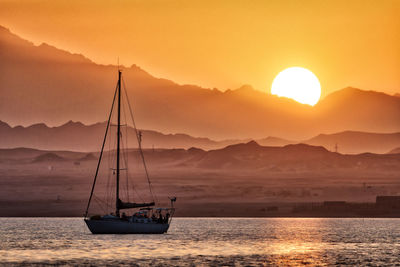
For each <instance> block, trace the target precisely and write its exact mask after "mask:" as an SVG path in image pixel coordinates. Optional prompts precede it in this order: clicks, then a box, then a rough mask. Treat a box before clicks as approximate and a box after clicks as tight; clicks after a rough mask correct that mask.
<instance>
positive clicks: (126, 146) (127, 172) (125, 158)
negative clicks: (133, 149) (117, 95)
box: [122, 101, 129, 202]
mask: <svg viewBox="0 0 400 267" xmlns="http://www.w3.org/2000/svg"><path fill="white" fill-rule="evenodd" d="M125 108H126V104H124V101H122V110H123V113H124V118H125V124H126V126H125V151H124V161H125V168H126V195H127V199H128V202H129V169H128V162H129V160H128V155H129V145H128V129H129V127H128V120H127V119H126V110H125ZM122 143H123V142H122Z"/></svg>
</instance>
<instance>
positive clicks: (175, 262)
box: [0, 218, 400, 266]
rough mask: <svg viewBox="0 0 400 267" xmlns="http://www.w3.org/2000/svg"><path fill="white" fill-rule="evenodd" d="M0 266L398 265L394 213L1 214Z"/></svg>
mask: <svg viewBox="0 0 400 267" xmlns="http://www.w3.org/2000/svg"><path fill="white" fill-rule="evenodd" d="M0 265H7V266H10V265H11V266H13V265H26V266H31V265H60V266H72V265H87V266H102V265H104V266H106V265H107V266H110V265H119V266H123V265H126V266H150V265H151V266H270V265H272V266H276V265H282V266H288V265H309V266H314V265H318V266H321V265H322V266H323V265H329V266H330V265H372V266H383V265H386V266H395V265H397V266H400V219H293V218H287V219H286V218H277V219H245V218H176V219H174V220H173V221H172V225H171V228H170V230H169V232H168V234H164V235H92V234H90V232H89V231H88V230H87V229H86V225H84V222H83V220H82V219H79V218H0Z"/></svg>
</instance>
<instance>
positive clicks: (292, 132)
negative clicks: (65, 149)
mask: <svg viewBox="0 0 400 267" xmlns="http://www.w3.org/2000/svg"><path fill="white" fill-rule="evenodd" d="M0 46H1V49H0V68H1V73H0V75H1V76H0V81H1V83H0V91H1V96H2V97H1V98H0V116H1V117H0V119H1V120H2V121H6V122H8V123H10V124H12V125H18V124H23V125H31V124H33V123H36V122H43V123H46V124H48V125H52V126H54V125H61V124H62V123H65V122H66V121H69V120H73V121H82V122H83V123H85V124H93V123H97V122H99V121H104V120H105V119H106V117H107V113H108V112H109V108H110V105H111V100H112V95H113V90H114V88H115V84H116V78H117V77H116V76H117V72H116V69H117V68H116V67H115V66H111V65H109V66H104V65H98V64H95V63H93V62H92V61H90V60H89V59H87V58H85V57H83V56H81V55H76V54H71V53H68V52H66V51H62V50H59V49H57V48H55V47H52V46H50V45H47V44H42V45H39V46H35V45H33V44H32V43H30V42H28V41H25V40H23V39H21V38H20V37H18V36H16V35H14V34H12V33H11V32H10V31H8V30H7V29H5V28H3V27H0ZM123 75H124V81H125V83H126V85H127V90H128V94H129V96H130V98H131V103H132V104H133V105H134V110H135V113H136V114H135V116H136V119H137V124H138V125H139V127H140V128H143V129H152V130H155V131H161V132H166V133H171V132H174V133H177V132H179V133H187V134H189V135H193V136H206V137H209V138H212V139H219V140H221V139H222V140H226V139H248V138H252V139H261V138H265V137H266V136H277V137H280V138H283V139H288V140H304V139H307V138H310V136H316V135H319V134H320V133H334V132H342V131H348V130H351V131H363V132H377V133H393V132H400V123H399V118H400V98H398V97H396V96H390V95H387V94H384V93H378V92H373V91H362V90H359V89H355V88H345V89H342V90H339V91H337V92H334V93H332V94H330V95H328V96H327V97H326V98H325V99H323V100H321V101H320V102H319V103H318V104H317V105H316V106H314V107H311V106H307V105H302V104H299V103H297V102H295V101H292V100H290V99H285V98H278V97H275V96H272V95H269V94H266V93H262V92H260V91H257V90H254V89H253V88H251V87H250V86H243V87H241V88H239V89H236V90H227V91H225V92H221V91H219V90H216V89H214V90H209V89H204V88H200V87H198V86H194V85H178V84H176V83H174V82H172V81H169V80H166V79H158V78H155V77H153V76H151V75H150V74H148V73H146V72H145V71H143V70H142V69H140V68H139V67H137V66H135V65H133V66H131V67H129V68H123ZM36 127H42V126H36ZM65 135H68V133H65ZM65 138H68V136H65ZM100 138H101V137H100ZM71 142H72V141H71ZM207 142H208V141H207ZM328 145H329V146H331V143H329V144H328ZM340 147H341V145H340V144H339V149H340ZM393 148H394V147H391V148H389V149H388V150H391V149H393ZM382 150H383V149H382ZM385 152H387V151H385Z"/></svg>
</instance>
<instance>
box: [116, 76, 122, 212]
mask: <svg viewBox="0 0 400 267" xmlns="http://www.w3.org/2000/svg"><path fill="white" fill-rule="evenodd" d="M120 139H121V71H120V70H118V126H117V177H116V179H117V183H116V202H115V207H116V211H115V215H116V216H118V217H119V202H120V200H119V169H120V168H119V156H120Z"/></svg>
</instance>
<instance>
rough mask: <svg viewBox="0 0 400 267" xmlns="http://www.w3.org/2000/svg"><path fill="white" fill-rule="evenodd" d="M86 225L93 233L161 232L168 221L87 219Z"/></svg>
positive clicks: (164, 230) (167, 225) (164, 229)
mask: <svg viewBox="0 0 400 267" xmlns="http://www.w3.org/2000/svg"><path fill="white" fill-rule="evenodd" d="M85 222H86V225H87V227H88V228H89V230H90V232H92V233H93V234H163V233H166V232H167V231H168V228H169V224H168V223H164V224H161V223H140V222H128V221H122V220H87V219H85Z"/></svg>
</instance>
